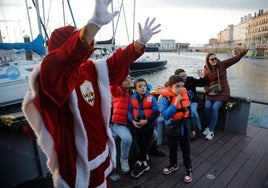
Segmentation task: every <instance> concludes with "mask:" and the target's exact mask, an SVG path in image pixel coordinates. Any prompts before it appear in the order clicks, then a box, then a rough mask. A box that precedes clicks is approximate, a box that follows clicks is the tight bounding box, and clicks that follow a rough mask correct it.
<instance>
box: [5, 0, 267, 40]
mask: <svg viewBox="0 0 268 188" xmlns="http://www.w3.org/2000/svg"><path fill="white" fill-rule="evenodd" d="M45 2H46V8H45V17H46V20H45V25H46V26H47V30H48V33H50V32H51V31H52V30H53V29H55V28H56V27H59V26H61V25H63V16H62V15H63V14H62V8H61V7H62V6H61V2H62V0H53V1H50V0H45ZM49 2H51V4H50V7H51V8H50V9H49ZM120 2H121V0H114V9H117V10H118V9H119V4H120ZM70 3H71V6H72V10H73V14H74V18H75V21H76V24H77V27H79V28H80V27H82V26H83V25H84V24H85V23H86V22H87V20H88V19H89V18H90V17H91V15H92V9H93V7H94V0H70ZM39 4H40V7H41V6H42V0H39ZM28 5H29V6H32V7H33V5H32V1H31V0H28ZM66 5H67V3H66ZM133 6H134V0H124V9H123V10H124V11H121V15H120V17H119V25H118V29H117V31H116V41H117V43H118V44H121V45H124V44H127V43H129V40H130V41H131V40H132V39H133V10H134V9H133ZM0 7H1V8H0V9H1V10H0V27H1V31H2V35H3V37H5V39H6V40H8V39H9V40H11V38H16V39H15V40H19V39H18V38H21V37H20V36H21V35H25V34H28V35H30V32H29V24H28V19H27V12H26V5H25V0H0ZM260 9H263V10H264V11H267V10H268V0H224V1H223V0H136V17H135V36H134V38H135V39H136V38H137V37H138V31H137V29H138V27H137V22H141V23H142V24H143V23H144V21H145V20H146V18H147V17H151V18H153V17H155V18H156V22H157V23H161V30H162V31H161V32H160V33H159V34H157V35H155V36H153V38H152V39H151V41H150V42H160V40H161V39H175V40H176V42H189V43H191V44H192V45H200V44H205V43H208V40H209V39H210V38H216V37H217V34H218V33H219V32H220V31H222V30H224V29H225V28H226V27H227V26H228V25H229V24H234V25H236V24H238V23H239V22H240V19H241V17H243V16H245V15H248V14H252V15H254V12H258V11H259V10H260ZM49 12H50V13H49ZM65 12H66V17H67V18H66V23H67V24H72V25H73V23H72V19H71V17H70V13H69V10H68V8H65ZM29 13H30V16H31V17H30V21H31V25H32V27H33V28H32V30H33V35H34V37H35V36H36V35H37V33H38V30H37V27H36V23H37V21H36V15H35V10H34V9H30V10H29ZM41 14H42V13H41ZM124 15H125V16H124ZM42 16H43V15H41V17H42ZM124 17H125V18H126V23H127V24H125V19H124ZM117 19H118V17H116V18H115V24H116V21H117ZM126 26H127V27H126ZM127 33H128V35H127ZM111 36H112V26H111V24H110V25H108V26H105V27H103V28H102V29H101V31H100V32H99V34H98V36H97V37H96V39H97V40H106V39H109V38H110V37H111ZM13 40H14V39H13Z"/></svg>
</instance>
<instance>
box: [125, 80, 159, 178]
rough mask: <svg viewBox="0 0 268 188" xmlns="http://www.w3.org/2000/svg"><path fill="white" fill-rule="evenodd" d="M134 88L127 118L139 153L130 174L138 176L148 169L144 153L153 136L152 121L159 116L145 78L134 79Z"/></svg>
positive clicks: (154, 99) (155, 102)
mask: <svg viewBox="0 0 268 188" xmlns="http://www.w3.org/2000/svg"><path fill="white" fill-rule="evenodd" d="M134 89H135V91H134V93H133V95H131V97H130V102H129V106H128V120H129V121H130V122H132V124H133V138H134V139H136V140H135V141H136V143H137V145H138V149H139V155H138V160H137V162H136V164H135V165H134V169H133V171H132V172H131V176H133V177H139V176H140V175H141V174H142V173H143V172H145V171H147V170H149V169H150V167H149V165H148V163H147V160H146V154H147V152H148V146H149V144H150V142H151V140H152V137H153V132H154V121H155V120H156V118H157V117H158V116H159V109H158V105H157V100H156V98H155V97H154V96H153V95H151V94H150V92H149V90H148V89H147V82H146V80H145V79H143V78H138V79H136V80H135V81H134Z"/></svg>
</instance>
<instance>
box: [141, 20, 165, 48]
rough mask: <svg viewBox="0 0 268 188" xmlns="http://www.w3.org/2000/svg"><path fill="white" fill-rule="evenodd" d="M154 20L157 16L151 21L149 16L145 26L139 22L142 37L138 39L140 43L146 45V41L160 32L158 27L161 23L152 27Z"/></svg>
mask: <svg viewBox="0 0 268 188" xmlns="http://www.w3.org/2000/svg"><path fill="white" fill-rule="evenodd" d="M154 21H155V18H153V19H152V21H150V22H149V18H147V19H146V22H145V24H144V27H143V28H142V27H141V24H140V23H139V34H140V38H139V39H138V42H139V43H141V44H143V45H146V43H147V42H148V41H149V40H150V39H151V38H152V36H153V35H154V34H156V33H159V32H160V31H161V30H159V29H158V28H159V27H160V24H158V25H156V26H155V27H152V25H153V23H154ZM157 29H158V30H157Z"/></svg>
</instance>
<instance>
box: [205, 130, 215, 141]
mask: <svg viewBox="0 0 268 188" xmlns="http://www.w3.org/2000/svg"><path fill="white" fill-rule="evenodd" d="M213 138H214V132H212V131H209V133H208V134H207V136H206V140H212V139H213Z"/></svg>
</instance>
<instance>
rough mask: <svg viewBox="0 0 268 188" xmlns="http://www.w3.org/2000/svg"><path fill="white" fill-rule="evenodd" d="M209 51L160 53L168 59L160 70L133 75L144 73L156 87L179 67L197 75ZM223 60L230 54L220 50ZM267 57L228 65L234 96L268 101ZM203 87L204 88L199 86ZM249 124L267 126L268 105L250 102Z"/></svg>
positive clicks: (148, 80)
mask: <svg viewBox="0 0 268 188" xmlns="http://www.w3.org/2000/svg"><path fill="white" fill-rule="evenodd" d="M205 57H206V53H201V52H183V53H180V54H177V53H161V59H167V60H168V63H167V65H166V67H165V68H163V69H161V70H157V71H150V72H141V73H135V74H132V76H133V77H134V78H136V77H143V78H145V79H146V80H147V82H148V83H150V84H152V85H153V88H159V87H162V86H163V85H164V83H165V82H166V81H167V80H168V78H169V77H170V76H171V75H172V74H174V71H175V70H176V69H178V68H182V69H184V70H185V71H186V74H187V75H188V76H194V77H196V78H198V75H197V74H196V72H197V70H198V69H203V67H204V65H205ZM217 57H218V58H219V59H220V60H224V59H227V58H230V57H229V56H228V55H226V54H217ZM267 73H268V59H249V58H242V59H241V60H240V61H239V62H238V63H236V64H235V65H233V66H231V67H229V68H228V69H227V76H228V81H229V85H230V89H231V96H234V97H243V98H249V99H253V100H257V101H262V102H266V103H268V74H267ZM198 90H200V91H203V88H198ZM248 122H249V124H252V125H256V126H262V127H267V128H268V105H262V104H257V103H251V106H250V115H249V119H248Z"/></svg>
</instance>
